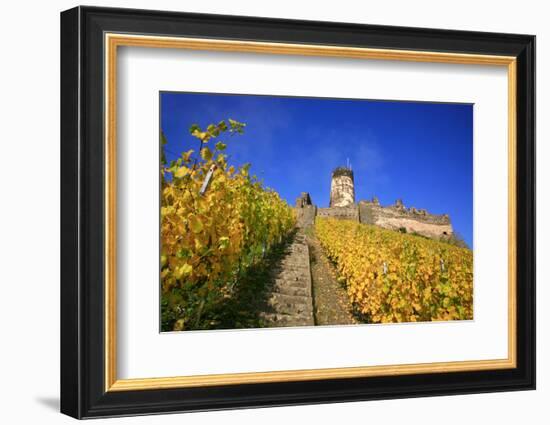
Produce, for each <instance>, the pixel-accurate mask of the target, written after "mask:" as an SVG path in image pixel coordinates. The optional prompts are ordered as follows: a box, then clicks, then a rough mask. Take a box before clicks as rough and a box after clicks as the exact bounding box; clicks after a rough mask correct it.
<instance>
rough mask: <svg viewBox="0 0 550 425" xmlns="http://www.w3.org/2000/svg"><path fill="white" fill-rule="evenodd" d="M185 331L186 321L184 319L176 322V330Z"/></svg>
mask: <svg viewBox="0 0 550 425" xmlns="http://www.w3.org/2000/svg"><path fill="white" fill-rule="evenodd" d="M184 329H185V320H184V319H179V320H176V323H174V330H175V331H183V330H184Z"/></svg>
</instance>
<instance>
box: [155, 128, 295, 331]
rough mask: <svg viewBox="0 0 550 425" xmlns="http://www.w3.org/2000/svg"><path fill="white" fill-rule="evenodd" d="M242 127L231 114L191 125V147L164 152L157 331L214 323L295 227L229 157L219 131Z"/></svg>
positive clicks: (289, 213)
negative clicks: (171, 155)
mask: <svg viewBox="0 0 550 425" xmlns="http://www.w3.org/2000/svg"><path fill="white" fill-rule="evenodd" d="M243 130H244V124H242V123H239V122H237V121H234V120H229V121H228V122H227V123H226V122H225V121H221V122H220V123H218V124H217V125H210V126H208V127H207V128H206V129H201V128H199V127H198V126H197V125H193V126H192V127H191V129H190V133H191V135H192V136H193V137H194V138H196V143H197V149H196V151H195V150H188V151H186V152H183V153H181V155H180V156H179V157H178V159H176V160H173V161H171V162H170V163H169V164H167V163H166V160H165V153H164V151H163V153H162V158H161V162H162V166H161V282H162V284H161V298H162V300H161V302H162V305H161V310H162V330H163V331H171V330H187V329H208V328H213V327H216V326H219V325H220V323H219V322H220V317H219V316H222V315H223V314H224V313H223V309H224V306H226V305H227V304H228V302H230V301H231V300H232V299H233V298H235V297H236V296H237V295H236V294H238V293H240V292H242V291H243V289H246V288H242V286H243V285H247V282H248V280H247V278H246V275H247V273H249V272H250V271H251V270H253V269H254V266H255V265H256V264H257V263H258V262H261V261H262V259H263V258H264V257H265V256H266V255H268V254H269V253H270V252H271V251H272V250H274V249H275V248H276V247H277V245H278V244H279V243H280V242H281V241H282V240H283V239H284V238H285V236H286V235H288V234H289V232H290V231H291V230H292V229H293V228H294V224H295V216H294V212H293V210H292V208H290V207H289V206H288V204H287V203H286V202H285V201H284V200H282V199H281V198H280V197H279V195H278V194H277V193H276V192H274V191H272V190H270V189H267V188H265V187H263V185H262V184H261V182H259V181H258V180H257V179H256V178H255V177H254V176H250V175H249V165H247V164H244V165H242V166H240V167H237V168H235V167H234V166H232V165H229V164H228V163H227V156H226V155H225V154H224V151H225V149H226V147H227V145H226V143H225V142H222V141H221V140H220V138H221V137H222V136H226V137H228V138H229V137H230V136H234V135H238V134H240V133H242V132H243ZM161 139H162V144H163V146H165V145H166V143H167V141H166V139H165V137H164V135H162V134H161Z"/></svg>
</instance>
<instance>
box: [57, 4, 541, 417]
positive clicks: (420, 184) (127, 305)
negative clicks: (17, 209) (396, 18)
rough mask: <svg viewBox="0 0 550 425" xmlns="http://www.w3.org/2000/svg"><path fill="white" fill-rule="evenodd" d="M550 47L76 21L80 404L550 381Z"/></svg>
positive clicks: (133, 408)
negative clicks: (540, 228)
mask: <svg viewBox="0 0 550 425" xmlns="http://www.w3.org/2000/svg"><path fill="white" fill-rule="evenodd" d="M534 69H535V38H534V36H529V35H515V34H495V33H475V32H464V31H449V30H432V29H417V28H400V27H386V26H369V25H355V24H342V23H328V22H311V21H293V20H280V19H265V18H250V17H246V18H245V17H237V16H219V15H201V14H187V13H175V12H160V11H143V10H129V9H109V8H94V7H77V8H74V9H71V10H68V11H65V12H63V13H62V14H61V72H62V73H61V104H62V108H61V112H62V114H61V115H62V123H61V176H62V178H61V193H62V208H61V210H62V217H61V220H62V231H61V242H62V244H61V245H62V253H61V254H62V278H61V411H62V412H63V413H65V414H68V415H71V416H73V417H76V418H91V417H103V416H120V415H134V414H147V413H162V412H177V411H181V412H184V411H196V410H210V409H225V408H240V407H254V406H274V405H291V404H306V403H323V402H338V401H353V400H369V399H382V398H398V397H412V396H428V395H444V394H462V393H476V392H488V391H509V390H522V389H533V388H534V387H535V216H534V211H535V208H534V207H535V195H534V193H535V191H534V189H535V183H534V176H535V169H534V166H535V149H534V148H535V134H534V128H535V126H534V122H535V110H534V98H535V94H534V93H535V75H534Z"/></svg>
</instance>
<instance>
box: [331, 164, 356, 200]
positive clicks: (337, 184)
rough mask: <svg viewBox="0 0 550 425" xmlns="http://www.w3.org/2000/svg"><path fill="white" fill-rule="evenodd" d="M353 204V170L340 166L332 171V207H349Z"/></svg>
mask: <svg viewBox="0 0 550 425" xmlns="http://www.w3.org/2000/svg"><path fill="white" fill-rule="evenodd" d="M353 204H355V188H354V184H353V171H351V168H348V167H338V168H336V169H335V170H334V171H333V172H332V181H331V184H330V207H349V206H350V205H353Z"/></svg>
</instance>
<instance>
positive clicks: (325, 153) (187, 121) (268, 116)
mask: <svg viewBox="0 0 550 425" xmlns="http://www.w3.org/2000/svg"><path fill="white" fill-rule="evenodd" d="M228 118H232V119H235V120H237V121H241V122H244V123H246V128H245V132H244V135H242V136H235V137H225V138H221V140H222V141H224V142H227V145H228V147H227V152H226V153H227V154H228V155H229V162H230V163H231V164H234V165H242V164H244V163H246V162H250V163H251V164H252V166H251V173H252V174H255V175H256V176H257V177H258V178H259V179H260V180H262V181H263V182H264V184H265V185H266V186H268V187H270V188H273V189H274V190H276V191H277V192H278V193H279V194H280V195H281V196H282V197H283V198H284V199H286V200H287V202H288V203H289V204H291V205H293V204H294V201H295V199H296V198H297V197H298V195H299V194H300V192H309V193H310V195H311V197H312V200H313V202H314V203H315V204H316V205H318V206H320V207H325V206H328V203H329V191H330V179H331V172H332V170H333V169H334V168H335V167H337V166H341V165H345V164H346V162H347V160H348V158H349V161H350V163H351V165H352V168H353V171H354V175H355V192H356V200H357V201H359V200H361V199H370V198H372V197H373V196H377V197H378V198H379V199H380V203H381V204H382V205H390V204H393V203H394V202H395V200H396V199H397V198H402V199H403V202H404V204H405V206H407V207H410V206H414V207H416V208H424V209H427V210H428V211H429V212H431V213H434V214H443V213H447V214H449V215H450V217H451V222H452V224H453V227H454V229H455V231H456V232H458V233H460V235H462V237H463V238H464V239H465V241H466V242H467V243H468V245H469V246H470V247H472V232H473V228H472V218H473V217H472V215H473V209H472V203H473V107H472V105H466V104H443V103H425V102H394V101H372V100H356V99H328V98H303V97H278V96H253V95H220V94H200V93H171V92H170V93H167V92H163V93H161V128H162V131H164V134H165V135H166V138H167V139H168V145H167V146H166V148H167V152H166V154H167V158H168V160H170V159H175V158H176V157H177V156H178V155H179V153H181V152H182V151H186V150H188V149H192V148H193V149H195V150H196V149H197V139H195V138H194V137H192V136H191V135H190V134H189V127H190V126H191V125H192V124H194V123H196V124H198V125H200V126H201V127H203V128H204V127H206V126H207V125H208V124H210V123H217V122H219V121H220V120H223V119H228Z"/></svg>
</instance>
